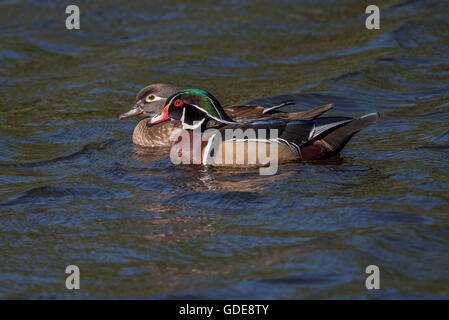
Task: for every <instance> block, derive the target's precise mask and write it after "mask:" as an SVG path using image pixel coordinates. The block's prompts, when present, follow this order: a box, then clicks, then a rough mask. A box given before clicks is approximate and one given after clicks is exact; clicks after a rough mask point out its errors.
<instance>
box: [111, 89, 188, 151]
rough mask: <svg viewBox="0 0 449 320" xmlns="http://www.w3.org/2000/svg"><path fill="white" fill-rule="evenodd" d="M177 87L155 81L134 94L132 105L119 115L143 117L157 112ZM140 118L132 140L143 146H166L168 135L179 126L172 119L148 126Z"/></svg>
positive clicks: (122, 116)
mask: <svg viewBox="0 0 449 320" xmlns="http://www.w3.org/2000/svg"><path fill="white" fill-rule="evenodd" d="M178 90H179V89H178V88H177V87H175V86H173V85H171V84H164V83H156V84H151V85H149V86H146V87H145V88H143V89H141V90H140V91H139V92H138V93H137V96H136V102H135V104H134V106H133V107H132V108H131V109H130V110H129V111H128V112H125V113H123V114H121V115H120V117H119V119H120V120H123V119H126V118H130V117H135V116H139V115H143V116H145V118H148V117H152V116H154V115H157V114H159V113H160V112H161V111H162V109H163V108H164V106H165V103H166V100H167V98H168V97H169V96H170V95H172V94H173V93H175V92H176V91H178ZM145 118H144V119H142V120H140V122H139V123H138V124H137V126H136V127H135V128H134V132H133V142H134V144H136V145H139V146H144V147H155V146H167V145H168V144H169V142H168V141H169V137H170V135H171V134H172V133H173V132H174V130H176V129H177V128H179V127H180V125H179V124H178V123H176V122H174V121H167V122H164V123H161V124H160V125H158V126H153V127H151V128H150V127H148V126H147V125H146V123H147V121H148V119H145Z"/></svg>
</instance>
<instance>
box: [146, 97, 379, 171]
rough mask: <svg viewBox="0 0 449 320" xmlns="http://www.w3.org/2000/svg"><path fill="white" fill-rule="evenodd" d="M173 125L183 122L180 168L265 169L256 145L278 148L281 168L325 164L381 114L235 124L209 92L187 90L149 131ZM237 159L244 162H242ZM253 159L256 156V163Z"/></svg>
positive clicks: (177, 149) (177, 151)
mask: <svg viewBox="0 0 449 320" xmlns="http://www.w3.org/2000/svg"><path fill="white" fill-rule="evenodd" d="M170 119H173V120H178V121H180V122H181V125H182V129H183V130H182V132H183V134H182V135H179V137H178V139H177V140H176V141H175V142H174V143H173V144H172V146H171V151H170V156H171V157H172V156H173V155H174V156H175V157H178V158H179V159H178V160H179V162H178V163H194V164H205V165H217V166H226V165H228V166H239V165H240V166H248V165H252V164H254V165H257V166H262V165H266V162H263V161H262V160H263V159H262V155H263V153H262V155H261V154H259V153H257V152H255V150H256V149H251V148H252V147H251V143H253V142H256V145H257V149H258V148H262V147H268V148H262V149H263V150H267V149H269V148H270V147H271V146H275V147H276V148H274V150H275V152H276V151H277V152H276V154H274V153H273V154H270V156H272V155H275V156H277V159H276V160H277V162H278V163H283V162H289V161H308V160H319V159H324V158H328V157H331V156H333V155H335V154H337V153H338V152H340V150H342V149H343V147H344V146H345V145H346V143H347V142H348V141H349V140H350V139H351V137H352V136H353V135H354V134H355V133H357V132H358V131H360V130H361V129H363V128H365V127H367V126H369V125H371V124H373V123H375V122H376V121H377V120H378V119H379V114H378V113H372V114H368V115H365V116H363V117H361V118H357V119H354V118H349V117H323V118H312V119H309V120H305V119H301V118H299V117H296V116H292V115H291V114H275V115H261V116H259V117H258V118H257V119H250V120H248V121H244V122H236V121H234V120H233V119H232V118H231V117H229V116H228V115H227V114H226V112H225V111H224V110H223V108H222V107H221V105H220V103H219V102H218V100H217V99H216V98H215V97H214V96H212V94H210V93H209V92H207V91H204V90H200V89H185V90H181V91H178V92H176V93H174V94H172V95H171V96H170V97H169V98H168V99H167V105H166V106H165V107H164V109H163V110H162V112H161V113H160V114H159V115H157V116H154V117H153V118H152V119H151V120H149V121H148V126H150V127H152V126H154V125H157V124H161V123H164V122H173V121H168V120H170ZM212 129H215V130H212ZM268 130H269V131H270V134H268V133H267V131H268ZM271 130H273V131H271ZM237 132H239V134H237ZM242 132H244V134H245V135H242V134H241V133H242ZM272 132H273V134H271V133H272ZM185 133H187V134H185ZM195 133H196V134H197V136H196V138H197V139H198V137H200V141H199V142H198V141H195ZM228 133H230V134H228ZM192 139H193V140H192ZM186 143H187V144H186ZM271 150H272V149H270V152H269V153H271ZM238 154H240V155H242V154H243V157H240V158H238ZM254 154H257V157H256V159H254ZM172 161H173V157H172ZM251 161H252V162H251Z"/></svg>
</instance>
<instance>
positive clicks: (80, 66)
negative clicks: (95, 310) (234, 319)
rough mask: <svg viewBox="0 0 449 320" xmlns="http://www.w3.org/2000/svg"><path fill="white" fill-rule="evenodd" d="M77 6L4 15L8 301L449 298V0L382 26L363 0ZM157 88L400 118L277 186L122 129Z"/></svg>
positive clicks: (273, 179)
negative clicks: (70, 14)
mask: <svg viewBox="0 0 449 320" xmlns="http://www.w3.org/2000/svg"><path fill="white" fill-rule="evenodd" d="M77 4H78V5H79V7H80V9H81V30H79V31H69V30H66V29H65V18H66V17H67V15H66V14H65V6H66V5H67V3H66V2H65V1H39V2H37V1H36V2H35V1H13V0H11V1H2V2H0V21H1V23H0V92H1V96H0V97H1V99H0V136H1V140H0V182H1V184H0V247H1V250H0V298H117V297H126V298H236V299H240V298H255V299H302V298H368V299H370V298H418V297H419V298H449V228H448V227H449V196H448V190H449V164H448V156H449V54H448V52H449V6H448V5H447V4H446V3H445V2H444V1H431V0H429V1H401V0H392V1H382V5H381V29H380V30H367V29H366V28H365V18H366V14H365V13H364V12H365V8H366V6H367V5H369V4H371V2H370V3H368V2H366V3H363V1H362V2H360V1H347V0H344V1H331V0H327V1H311V0H310V1H300V2H298V1H294V0H286V1H276V2H273V1H264V0H258V1H240V0H239V1H214V2H209V1H194V2H193V3H190V4H186V3H184V2H183V1H174V0H169V1H166V0H164V1H151V2H149V1H142V2H137V1H136V2H131V1H122V0H116V1H79V2H78V3H77ZM155 82H166V83H173V84H176V85H178V86H180V87H199V88H203V89H207V90H209V91H211V92H212V93H214V94H215V95H216V96H217V97H218V99H219V100H220V101H222V102H223V103H224V104H230V103H237V102H242V101H247V100H250V99H256V98H259V97H266V96H272V95H279V94H285V93H298V94H301V95H302V99H301V103H299V104H297V105H294V106H291V107H290V110H304V109H307V108H311V107H315V106H318V105H321V104H327V103H334V104H335V107H334V109H333V111H332V112H331V114H332V115H349V116H361V115H363V114H366V113H371V112H375V111H379V112H380V113H381V116H382V119H381V121H380V122H379V123H377V124H375V125H373V126H371V127H369V128H367V129H366V130H364V131H363V132H361V133H359V134H358V135H356V136H355V137H354V138H353V140H352V141H351V142H350V144H349V145H348V146H347V147H346V148H345V149H344V151H343V152H342V153H341V154H340V155H339V156H338V157H335V158H333V159H330V160H327V161H324V162H318V163H308V164H298V165H285V166H282V167H281V168H280V169H279V172H278V174H277V175H275V176H270V177H262V176H259V174H258V171H257V170H249V169H248V170H241V169H239V170H237V169H236V170H222V169H209V168H201V167H182V166H181V167H176V166H173V165H172V164H171V162H170V160H169V159H168V158H167V157H164V156H161V151H160V150H151V149H150V150H146V149H144V148H138V147H136V146H134V145H133V144H132V142H131V134H132V130H133V128H134V126H135V125H136V123H137V119H132V120H126V121H118V120H117V117H118V115H119V114H120V113H122V112H125V111H127V110H128V108H129V107H130V106H131V105H132V104H133V102H134V97H135V94H136V93H137V91H138V90H139V89H140V88H141V87H143V86H144V85H147V84H150V83H155ZM69 264H75V265H78V266H79V268H80V270H81V290H79V291H76V292H74V291H68V290H67V289H66V288H65V277H66V275H65V273H64V271H65V268H66V266H67V265H69ZM370 264H375V265H378V266H379V267H380V270H381V290H377V291H368V290H367V289H366V288H365V286H364V283H365V277H366V275H365V273H364V271H365V268H366V266H367V265H370Z"/></svg>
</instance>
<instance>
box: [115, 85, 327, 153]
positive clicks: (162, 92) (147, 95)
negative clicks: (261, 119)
mask: <svg viewBox="0 0 449 320" xmlns="http://www.w3.org/2000/svg"><path fill="white" fill-rule="evenodd" d="M177 91H179V88H178V87H176V86H174V85H171V84H164V83H157V84H151V85H149V86H146V87H145V88H143V89H141V90H140V91H139V92H138V93H137V96H136V102H135V104H134V106H133V107H132V108H131V109H130V110H129V111H128V112H125V113H123V114H121V115H120V117H119V119H120V120H122V119H126V118H130V117H135V116H139V115H144V116H146V119H145V118H144V119H143V120H141V121H140V122H139V123H138V124H137V126H136V127H135V128H134V132H133V137H132V140H133V143H134V144H136V145H139V146H143V147H155V146H170V136H171V135H172V134H174V133H176V132H178V131H179V130H180V128H181V125H180V123H179V122H175V121H165V122H161V123H160V124H159V125H154V126H151V127H148V126H147V125H146V124H147V121H148V117H152V116H155V115H157V114H160V113H161V111H162V109H163V108H164V106H165V104H166V100H167V98H168V97H169V96H170V95H172V94H174V93H175V92H177ZM289 104H293V102H290V101H286V102H280V103H278V104H276V105H274V106H273V105H268V106H259V105H255V104H241V105H234V106H229V107H225V108H224V112H225V113H226V115H227V116H228V117H230V118H232V119H236V120H237V121H239V120H241V119H244V118H248V117H257V116H261V115H263V114H278V113H281V111H279V110H278V109H279V108H281V107H283V106H286V105H289ZM331 108H332V105H331V104H328V105H324V106H321V107H317V108H314V109H311V110H306V111H301V112H295V113H291V114H290V115H291V116H292V117H296V118H301V119H313V118H315V117H318V116H319V115H321V114H322V113H324V112H326V111H327V110H329V109H331Z"/></svg>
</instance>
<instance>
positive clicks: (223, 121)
mask: <svg viewBox="0 0 449 320" xmlns="http://www.w3.org/2000/svg"><path fill="white" fill-rule="evenodd" d="M191 106H194V107H195V108H197V109H198V110H200V111H201V112H203V113H204V109H201V107H199V106H197V105H196V104H191ZM184 110H185V109H184ZM206 114H207V116H208V117H209V118H212V119H214V120H216V121H218V122H220V123H227V124H234V123H235V122H229V121H226V120H223V119H218V118H216V117H214V116H213V115H211V114H208V113H206Z"/></svg>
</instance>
